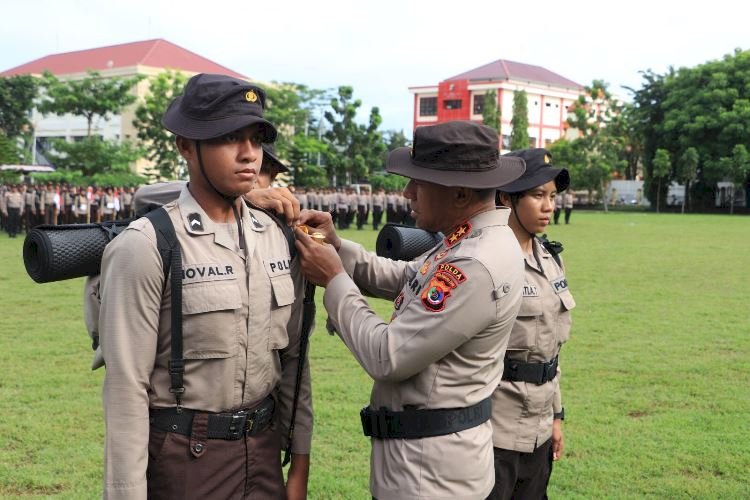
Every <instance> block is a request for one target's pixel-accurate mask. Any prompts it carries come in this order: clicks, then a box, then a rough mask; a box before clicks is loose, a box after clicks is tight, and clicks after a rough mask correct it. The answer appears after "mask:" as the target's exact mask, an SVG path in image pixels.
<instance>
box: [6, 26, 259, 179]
mask: <svg viewBox="0 0 750 500" xmlns="http://www.w3.org/2000/svg"><path fill="white" fill-rule="evenodd" d="M167 69H169V70H172V71H179V72H181V73H183V74H185V75H186V76H188V77H189V76H192V75H195V74H197V73H221V74H225V75H229V76H233V77H235V78H241V79H243V80H249V78H248V77H246V76H244V75H241V74H239V73H237V72H235V71H232V70H231V69H229V68H226V67H224V66H221V65H220V64H217V63H215V62H213V61H211V60H209V59H206V58H205V57H202V56H199V55H198V54H195V53H194V52H190V51H189V50H187V49H184V48H182V47H179V46H177V45H175V44H173V43H171V42H168V41H166V40H163V39H155V40H146V41H142V42H133V43H125V44H120V45H112V46H108V47H99V48H94V49H88V50H78V51H75V52H66V53H62V54H52V55H48V56H45V57H42V58H39V59H35V60H33V61H30V62H28V63H26V64H22V65H20V66H16V67H15V68H11V69H8V70H5V71H3V72H2V73H0V76H13V75H29V74H30V75H34V76H41V75H42V73H44V72H45V71H49V72H51V73H52V74H53V75H55V76H57V77H58V78H60V79H61V80H78V79H83V78H85V77H87V76H88V71H89V70H94V71H97V72H98V73H99V74H100V75H101V76H102V77H104V78H108V77H121V78H129V77H133V76H135V75H145V76H146V77H152V76H156V75H158V74H159V73H161V72H163V71H166V70H167ZM148 91H149V79H148V78H145V79H143V80H141V82H140V83H138V84H137V85H136V86H135V87H134V88H133V92H134V93H135V95H136V97H137V100H136V102H135V104H133V105H131V106H128V107H127V108H126V109H125V110H123V112H122V113H121V114H119V115H115V116H111V117H109V118H108V119H106V120H105V119H100V120H97V121H95V122H94V123H93V124H92V131H91V133H92V134H96V135H100V136H102V137H103V138H104V139H115V140H121V139H135V138H136V130H135V127H134V126H133V118H134V117H135V109H136V107H137V106H138V104H139V103H140V101H141V100H142V99H143V97H144V96H146V95H147V94H148ZM31 121H32V124H33V126H34V130H35V134H36V139H37V141H36V144H35V146H37V147H38V148H39V149H44V147H45V146H46V144H47V143H48V142H49V140H50V139H52V138H64V139H66V140H68V141H75V140H77V139H78V138H81V137H85V136H86V135H87V133H88V130H87V121H86V119H85V118H84V117H81V116H73V115H64V116H56V115H42V114H41V113H39V112H38V111H36V110H34V111H33V113H32V118H31ZM146 166H148V162H147V161H146V160H139V161H138V162H136V165H135V166H134V167H135V170H136V171H137V172H141V171H143V169H144V168H145V167H146Z"/></svg>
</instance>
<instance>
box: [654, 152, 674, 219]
mask: <svg viewBox="0 0 750 500" xmlns="http://www.w3.org/2000/svg"><path fill="white" fill-rule="evenodd" d="M653 165H654V174H653V175H654V178H655V179H656V180H657V181H658V187H657V189H656V213H659V207H660V205H661V203H660V202H661V181H662V179H664V178H665V177H667V176H668V175H669V172H670V170H671V169H672V161H671V159H670V158H669V151H667V150H666V149H657V150H656V154H655V155H654V161H653Z"/></svg>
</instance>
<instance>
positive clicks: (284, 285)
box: [268, 274, 294, 350]
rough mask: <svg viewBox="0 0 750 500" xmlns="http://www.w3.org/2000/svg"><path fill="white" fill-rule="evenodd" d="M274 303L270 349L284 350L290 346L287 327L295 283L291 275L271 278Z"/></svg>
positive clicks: (269, 341) (272, 305)
mask: <svg viewBox="0 0 750 500" xmlns="http://www.w3.org/2000/svg"><path fill="white" fill-rule="evenodd" d="M271 288H272V289H273V303H272V304H271V332H270V335H269V336H268V348H269V350H272V349H283V348H285V347H286V346H288V345H289V334H288V332H287V327H288V325H289V320H290V318H291V314H292V304H293V303H294V281H293V280H292V277H291V276H290V275H289V274H285V275H281V276H275V277H273V278H271Z"/></svg>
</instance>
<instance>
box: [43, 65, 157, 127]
mask: <svg viewBox="0 0 750 500" xmlns="http://www.w3.org/2000/svg"><path fill="white" fill-rule="evenodd" d="M143 78H144V77H143V76H142V75H137V76H134V77H132V78H116V77H111V78H104V77H102V76H101V75H100V74H99V73H98V72H97V71H89V72H88V76H87V77H86V78H84V79H82V80H64V81H63V80H59V79H58V78H57V77H56V76H55V75H53V74H52V73H50V72H49V71H45V72H44V75H43V77H42V86H43V88H44V92H43V97H42V102H41V103H39V105H38V109H39V111H40V112H42V113H45V114H48V113H54V114H56V115H59V116H62V115H65V114H68V113H70V114H72V115H76V116H83V117H84V118H86V123H87V129H86V136H87V137H89V136H91V128H92V126H93V121H94V118H96V117H100V118H102V119H104V120H107V119H109V117H110V116H111V115H113V114H117V113H120V112H121V111H122V110H123V109H124V108H125V107H127V106H129V105H130V104H133V103H134V102H135V100H136V96H135V94H134V93H133V92H132V88H133V87H134V86H135V85H136V84H137V83H138V82H140V81H141V80H142V79H143Z"/></svg>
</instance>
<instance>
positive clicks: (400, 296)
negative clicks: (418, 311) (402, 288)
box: [393, 292, 404, 311]
mask: <svg viewBox="0 0 750 500" xmlns="http://www.w3.org/2000/svg"><path fill="white" fill-rule="evenodd" d="M403 303H404V292H401V293H399V294H398V297H396V300H394V301H393V308H394V309H395V310H397V311H398V310H399V309H401V304H403Z"/></svg>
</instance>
